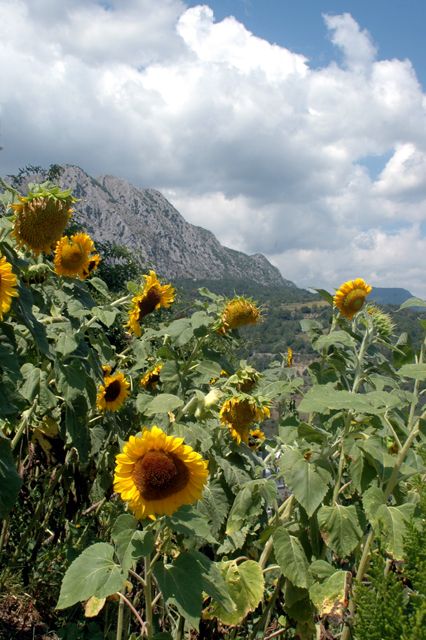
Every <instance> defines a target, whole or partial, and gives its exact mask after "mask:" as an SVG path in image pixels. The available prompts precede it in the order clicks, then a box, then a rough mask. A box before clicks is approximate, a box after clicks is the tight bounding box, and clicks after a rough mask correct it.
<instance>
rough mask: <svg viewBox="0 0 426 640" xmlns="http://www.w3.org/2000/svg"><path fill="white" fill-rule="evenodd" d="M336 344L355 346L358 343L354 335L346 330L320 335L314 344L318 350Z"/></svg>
mask: <svg viewBox="0 0 426 640" xmlns="http://www.w3.org/2000/svg"><path fill="white" fill-rule="evenodd" d="M335 344H338V345H342V346H345V347H354V346H355V344H356V343H355V340H354V339H353V338H352V336H351V335H350V334H349V333H347V332H346V331H331V332H330V333H327V334H326V335H324V336H320V337H319V338H318V340H315V341H314V344H313V346H314V348H315V349H316V350H317V351H322V349H325V348H327V347H332V346H334V345H335Z"/></svg>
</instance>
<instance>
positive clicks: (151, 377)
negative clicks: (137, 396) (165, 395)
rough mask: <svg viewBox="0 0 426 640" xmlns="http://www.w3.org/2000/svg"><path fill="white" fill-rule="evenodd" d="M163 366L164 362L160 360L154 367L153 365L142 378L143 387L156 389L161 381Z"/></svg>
mask: <svg viewBox="0 0 426 640" xmlns="http://www.w3.org/2000/svg"><path fill="white" fill-rule="evenodd" d="M162 368H163V363H162V362H159V363H158V364H156V365H155V366H154V367H151V369H148V371H147V372H146V373H145V375H144V376H142V378H141V381H140V384H141V385H142V387H144V388H145V389H152V390H153V391H155V389H156V388H157V385H158V383H159V382H160V371H161V369H162Z"/></svg>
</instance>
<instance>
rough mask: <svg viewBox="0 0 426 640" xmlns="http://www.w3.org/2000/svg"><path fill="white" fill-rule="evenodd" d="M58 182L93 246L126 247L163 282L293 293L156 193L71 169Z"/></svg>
mask: <svg viewBox="0 0 426 640" xmlns="http://www.w3.org/2000/svg"><path fill="white" fill-rule="evenodd" d="M59 182H60V184H61V186H62V187H63V188H70V189H72V191H73V194H74V195H75V196H76V197H77V198H79V201H78V202H77V203H76V204H75V206H74V211H75V213H74V219H75V220H76V221H78V222H80V223H81V224H83V225H84V227H85V228H86V229H87V231H88V232H89V233H90V235H91V236H92V237H93V238H94V240H95V241H96V240H98V241H112V242H114V243H116V244H122V245H125V246H126V247H128V248H130V249H131V250H132V251H133V252H134V254H135V256H136V257H138V258H139V259H140V261H141V263H142V264H144V266H149V267H152V268H154V269H156V270H157V271H158V273H159V274H161V275H162V276H164V277H167V278H193V279H196V280H198V279H203V278H210V279H221V278H228V279H238V280H241V279H244V280H246V279H247V280H252V281H254V282H256V283H258V284H260V285H267V286H281V287H282V286H284V287H290V288H296V285H294V284H293V283H292V282H290V281H289V280H284V278H283V277H282V276H281V274H280V272H279V271H278V269H277V268H276V267H274V266H272V265H271V264H270V262H268V260H267V259H266V258H265V256H263V255H262V254H260V253H256V254H254V255H250V256H249V255H246V254H244V253H242V252H240V251H235V250H233V249H229V248H227V247H224V246H222V245H221V244H220V242H219V241H218V240H217V239H216V237H215V236H214V235H213V234H212V233H211V232H210V231H207V230H206V229H203V228H202V227H198V226H195V225H193V224H190V223H188V222H186V220H185V219H184V218H183V217H182V215H181V214H180V213H179V211H177V210H176V209H175V208H174V207H173V205H172V204H170V202H168V200H166V198H165V197H164V196H163V195H162V194H161V193H160V192H159V191H156V190H155V189H140V188H137V187H135V186H133V185H132V184H130V183H129V182H127V181H126V180H122V179H120V178H116V177H113V176H100V177H98V178H96V179H95V178H93V177H91V176H89V175H88V174H87V173H86V172H85V171H83V170H82V169H80V168H79V167H76V166H70V165H67V166H65V168H64V171H63V172H62V174H61V176H60V178H59Z"/></svg>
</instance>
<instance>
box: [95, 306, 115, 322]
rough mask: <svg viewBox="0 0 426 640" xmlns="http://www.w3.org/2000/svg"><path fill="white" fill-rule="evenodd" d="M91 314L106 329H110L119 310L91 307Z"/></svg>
mask: <svg viewBox="0 0 426 640" xmlns="http://www.w3.org/2000/svg"><path fill="white" fill-rule="evenodd" d="M92 313H93V315H94V316H95V318H98V319H99V320H100V321H101V322H102V324H104V325H105V326H106V327H111V326H112V325H113V324H114V322H115V319H116V317H117V315H118V313H119V310H118V309H115V308H114V307H93V308H92Z"/></svg>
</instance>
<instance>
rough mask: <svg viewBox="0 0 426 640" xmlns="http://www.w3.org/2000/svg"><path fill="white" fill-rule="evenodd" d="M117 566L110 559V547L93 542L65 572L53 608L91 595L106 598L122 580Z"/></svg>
mask: <svg viewBox="0 0 426 640" xmlns="http://www.w3.org/2000/svg"><path fill="white" fill-rule="evenodd" d="M125 579H126V577H125V575H123V573H122V571H121V567H120V565H119V564H117V563H116V562H115V561H114V548H113V547H112V546H111V545H110V544H106V543H105V542H97V543H96V544H93V545H92V546H91V547H89V548H88V549H85V550H84V551H83V553H81V554H80V555H79V556H78V558H76V559H75V560H74V562H73V563H72V564H71V566H70V567H69V568H68V570H67V572H66V573H65V576H64V579H63V581H62V585H61V592H60V595H59V600H58V604H57V605H56V608H57V609H65V608H66V607H71V605H73V604H75V603H76V602H82V601H83V600H88V599H89V598H90V597H91V596H95V597H96V598H107V597H108V596H110V595H112V594H113V593H116V591H120V589H122V587H123V585H124V582H125Z"/></svg>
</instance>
